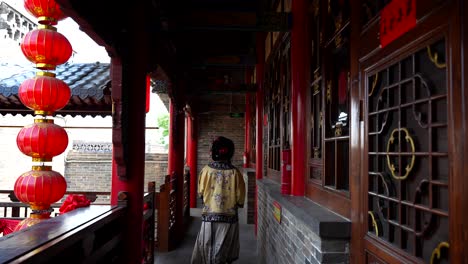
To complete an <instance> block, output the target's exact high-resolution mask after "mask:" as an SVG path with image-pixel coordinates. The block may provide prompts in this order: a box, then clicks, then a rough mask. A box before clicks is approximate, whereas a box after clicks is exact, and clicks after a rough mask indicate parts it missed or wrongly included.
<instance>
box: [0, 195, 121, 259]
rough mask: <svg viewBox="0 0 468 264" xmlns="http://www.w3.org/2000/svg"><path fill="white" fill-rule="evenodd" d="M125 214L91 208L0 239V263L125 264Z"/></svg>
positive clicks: (103, 207)
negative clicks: (65, 263) (68, 263)
mask: <svg viewBox="0 0 468 264" xmlns="http://www.w3.org/2000/svg"><path fill="white" fill-rule="evenodd" d="M125 215H126V206H125V205H124V204H120V205H119V206H115V207H111V206H110V205H91V206H88V207H83V208H78V209H76V210H73V211H71V212H68V213H66V214H63V215H60V216H57V217H54V218H51V219H49V220H47V221H43V222H40V223H38V224H36V225H34V226H32V227H29V228H26V229H23V230H20V231H17V232H15V233H13V234H10V235H7V236H4V237H0V263H58V262H59V261H60V262H61V261H64V262H71V263H124V259H125V255H124V254H125V248H124V231H125V230H126V228H127V227H126V226H125V219H126V216H125Z"/></svg>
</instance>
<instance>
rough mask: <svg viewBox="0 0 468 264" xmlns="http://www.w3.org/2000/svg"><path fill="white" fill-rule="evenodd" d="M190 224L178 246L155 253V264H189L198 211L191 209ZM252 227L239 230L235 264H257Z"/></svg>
mask: <svg viewBox="0 0 468 264" xmlns="http://www.w3.org/2000/svg"><path fill="white" fill-rule="evenodd" d="M191 216H192V222H191V224H190V226H189V228H188V230H187V233H185V235H184V238H183V240H182V241H181V242H180V245H179V246H178V247H177V248H176V249H175V250H173V251H170V252H167V253H160V252H156V253H155V262H154V263H155V264H156V263H157V264H187V263H190V258H191V256H192V250H193V246H194V245H195V240H196V238H197V234H198V231H199V230H200V225H201V220H200V209H197V208H194V209H191ZM254 228H255V227H254V225H251V224H241V225H240V229H239V239H240V257H239V260H237V261H236V262H235V263H239V264H257V263H258V262H257V239H256V238H255V229H254Z"/></svg>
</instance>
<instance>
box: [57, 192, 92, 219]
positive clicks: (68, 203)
mask: <svg viewBox="0 0 468 264" xmlns="http://www.w3.org/2000/svg"><path fill="white" fill-rule="evenodd" d="M90 204H91V201H90V200H89V199H88V198H86V196H85V195H76V194H70V195H68V196H67V199H65V201H64V202H63V204H62V206H60V209H59V212H60V213H61V214H64V213H66V212H70V211H73V210H75V209H76V208H80V207H86V206H89V205H90Z"/></svg>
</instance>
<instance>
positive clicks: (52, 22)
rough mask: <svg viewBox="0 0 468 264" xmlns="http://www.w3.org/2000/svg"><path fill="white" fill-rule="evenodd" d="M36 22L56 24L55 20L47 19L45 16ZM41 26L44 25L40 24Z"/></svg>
mask: <svg viewBox="0 0 468 264" xmlns="http://www.w3.org/2000/svg"><path fill="white" fill-rule="evenodd" d="M37 20H38V21H39V23H41V22H47V23H48V24H56V23H57V19H55V18H53V17H47V16H40V17H38V18H37ZM41 24H42V23H41ZM48 24H46V25H48ZM42 25H44V24H42Z"/></svg>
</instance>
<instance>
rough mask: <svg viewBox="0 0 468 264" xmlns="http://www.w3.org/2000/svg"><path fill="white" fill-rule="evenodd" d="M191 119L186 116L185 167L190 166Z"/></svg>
mask: <svg viewBox="0 0 468 264" xmlns="http://www.w3.org/2000/svg"><path fill="white" fill-rule="evenodd" d="M189 119H190V117H188V116H185V166H188V162H189V160H190V153H189V151H188V149H189V136H188V135H189V133H190V132H189V130H190V128H189Z"/></svg>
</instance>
